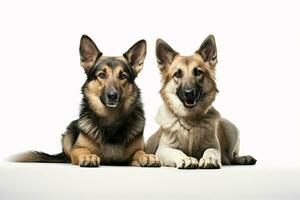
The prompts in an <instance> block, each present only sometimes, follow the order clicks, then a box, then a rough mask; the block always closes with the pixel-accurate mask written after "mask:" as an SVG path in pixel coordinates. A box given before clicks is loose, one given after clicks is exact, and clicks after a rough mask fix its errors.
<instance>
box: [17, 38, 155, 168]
mask: <svg viewBox="0 0 300 200" xmlns="http://www.w3.org/2000/svg"><path fill="white" fill-rule="evenodd" d="M80 56H81V66H82V67H83V68H84V70H85V72H86V74H87V80H86V82H85V84H84V85H83V87H82V94H83V100H82V104H81V110H80V116H79V119H78V120H75V121H73V122H72V123H71V124H70V125H69V126H68V128H67V130H66V132H65V133H64V134H63V137H62V146H63V153H61V154H57V155H48V154H45V153H41V152H36V151H33V152H27V153H24V154H20V155H17V156H16V157H14V159H13V160H15V161H19V162H71V163H72V164H75V165H80V166H83V167H96V166H99V164H100V160H101V164H109V165H115V164H117V165H134V166H159V165H160V162H159V160H158V158H157V157H156V156H154V155H150V154H145V152H144V151H143V150H144V146H145V145H144V139H143V131H144V125H145V118H144V111H143V106H142V103H141V97H140V89H139V88H138V86H137V85H136V84H135V82H134V80H135V78H136V76H137V74H138V73H139V72H140V71H141V69H142V66H143V61H144V58H145V56H146V41H144V40H141V41H139V42H137V43H136V44H135V45H133V46H132V47H131V48H130V49H129V50H128V51H127V52H126V53H124V54H123V56H119V57H106V56H102V53H101V52H100V51H99V50H98V48H97V46H96V45H95V43H94V42H93V41H92V40H91V39H90V38H89V37H88V36H85V35H84V36H82V38H81V42H80Z"/></svg>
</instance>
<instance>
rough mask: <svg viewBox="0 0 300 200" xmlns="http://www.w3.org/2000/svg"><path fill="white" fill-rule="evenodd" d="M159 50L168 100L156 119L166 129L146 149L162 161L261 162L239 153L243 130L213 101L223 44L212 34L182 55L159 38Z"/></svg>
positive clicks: (187, 164) (191, 164)
mask: <svg viewBox="0 0 300 200" xmlns="http://www.w3.org/2000/svg"><path fill="white" fill-rule="evenodd" d="M156 56H157V59H158V66H159V68H160V71H161V75H162V89H161V91H160V93H161V96H162V99H163V101H164V104H163V105H162V106H161V107H160V109H159V111H158V114H157V117H156V121H157V122H158V124H159V125H160V129H159V130H158V131H157V132H156V133H155V134H154V135H152V136H151V137H150V139H149V140H148V141H147V144H146V152H148V153H155V154H156V155H158V156H159V158H160V161H161V163H162V165H164V166H171V167H178V168H198V167H200V168H220V167H221V164H240V165H247V164H255V162H256V160H255V159H254V158H253V157H251V156H239V133H238V130H237V128H236V127H235V126H234V125H233V124H232V123H231V122H229V121H228V120H226V119H224V118H222V117H221V116H220V114H219V113H218V111H217V110H216V109H215V108H214V107H212V102H213V101H214V99H215V97H216V94H217V92H218V90H217V86H216V82H215V67H216V64H217V50H216V45H215V40H214V37H213V36H212V35H210V36H209V37H207V38H206V40H205V41H204V42H203V43H202V45H201V47H200V49H199V50H198V51H196V52H195V54H194V55H192V56H181V55H179V54H178V53H177V52H176V51H174V50H173V49H172V48H171V47H170V46H169V45H168V44H167V43H165V42H164V41H162V40H158V41H157V44H156Z"/></svg>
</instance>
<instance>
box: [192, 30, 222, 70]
mask: <svg viewBox="0 0 300 200" xmlns="http://www.w3.org/2000/svg"><path fill="white" fill-rule="evenodd" d="M196 53H198V54H200V55H201V56H202V58H203V60H204V61H205V62H211V63H212V64H216V63H217V46H216V41H215V37H214V36H213V35H209V36H207V38H206V39H205V40H204V41H203V42H202V44H201V46H200V48H199V49H198V50H197V51H196Z"/></svg>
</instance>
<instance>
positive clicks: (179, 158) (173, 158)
mask: <svg viewBox="0 0 300 200" xmlns="http://www.w3.org/2000/svg"><path fill="white" fill-rule="evenodd" d="M156 155H158V157H159V159H160V161H161V163H162V165H163V166H167V167H177V168H179V169H195V168H198V160H197V159H196V158H193V157H188V156H187V155H186V154H184V153H183V152H182V151H180V150H178V149H173V148H169V147H158V149H157V151H156Z"/></svg>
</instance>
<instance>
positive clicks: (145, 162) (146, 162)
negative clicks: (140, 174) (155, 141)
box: [130, 150, 160, 167]
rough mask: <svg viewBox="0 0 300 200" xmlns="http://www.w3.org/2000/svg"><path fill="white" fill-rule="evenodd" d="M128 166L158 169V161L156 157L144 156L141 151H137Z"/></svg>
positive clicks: (151, 155)
mask: <svg viewBox="0 0 300 200" xmlns="http://www.w3.org/2000/svg"><path fill="white" fill-rule="evenodd" d="M130 165H132V166H137V167H160V161H159V159H158V157H157V156H156V155H153V154H146V153H145V152H144V151H143V150H137V151H136V152H134V154H133V156H132V161H131V163H130Z"/></svg>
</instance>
